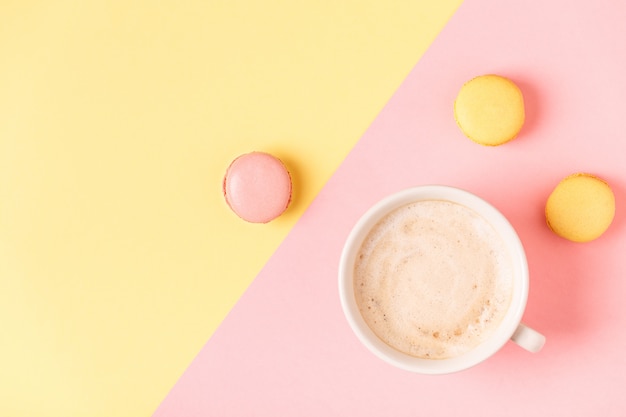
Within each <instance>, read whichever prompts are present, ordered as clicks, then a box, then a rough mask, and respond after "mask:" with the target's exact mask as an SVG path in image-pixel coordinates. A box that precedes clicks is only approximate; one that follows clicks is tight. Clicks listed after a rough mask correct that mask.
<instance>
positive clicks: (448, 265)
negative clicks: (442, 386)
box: [354, 200, 513, 359]
mask: <svg viewBox="0 0 626 417" xmlns="http://www.w3.org/2000/svg"><path fill="white" fill-rule="evenodd" d="M512 286H513V267H512V263H511V260H510V258H509V254H508V253H507V250H506V247H505V245H504V242H503V240H502V238H501V237H500V235H499V234H498V233H497V232H496V231H495V230H494V228H493V227H492V226H491V224H489V222H487V221H486V220H485V219H484V218H483V217H481V216H480V215H479V214H478V213H476V212H475V211H473V210H471V209H469V208H467V207H465V206H463V205H460V204H457V203H453V202H450V201H442V200H424V201H419V202H415V203H410V204H407V205H404V206H402V207H400V208H397V209H395V210H394V211H392V212H391V213H389V214H387V215H386V216H385V217H383V218H382V219H381V220H379V221H378V222H377V223H376V224H375V225H374V227H373V228H372V229H371V231H370V232H369V234H368V235H367V237H366V238H365V240H364V241H363V244H362V245H361V247H360V249H359V251H358V254H357V258H356V262H355V266H354V293H355V297H356V302H357V304H358V306H359V311H360V313H361V315H362V316H363V318H364V319H365V322H366V323H367V325H368V326H369V327H370V328H371V329H372V331H373V332H374V333H375V334H376V335H377V336H378V337H379V338H380V339H382V340H383V341H384V342H385V343H387V344H388V345H390V346H391V347H393V348H395V349H397V350H399V351H401V352H404V353H406V354H408V355H412V356H416V357H421V358H430V359H444V358H449V357H453V356H458V355H460V354H463V353H465V352H467V351H468V350H470V349H472V348H474V347H476V346H477V345H478V344H480V343H481V342H482V341H483V340H485V339H486V338H488V337H489V335H490V334H492V333H493V331H494V329H496V328H497V327H498V324H499V323H500V322H501V321H502V319H503V317H504V315H505V313H506V311H507V309H508V307H509V304H510V302H511V294H512Z"/></svg>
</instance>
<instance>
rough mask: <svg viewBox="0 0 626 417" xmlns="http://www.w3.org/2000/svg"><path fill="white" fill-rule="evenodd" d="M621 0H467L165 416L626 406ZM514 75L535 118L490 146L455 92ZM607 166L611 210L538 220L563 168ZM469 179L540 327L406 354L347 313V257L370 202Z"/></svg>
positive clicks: (548, 411) (208, 348) (617, 411)
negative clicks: (511, 236)
mask: <svg viewBox="0 0 626 417" xmlns="http://www.w3.org/2000/svg"><path fill="white" fill-rule="evenodd" d="M625 20H626V5H625V4H623V3H621V2H616V1H608V0H605V1H600V2H575V3H572V2H566V1H562V0H561V1H554V2H544V1H539V0H534V1H518V2H499V1H495V0H468V1H466V2H465V3H464V4H463V5H462V6H461V8H460V9H459V10H458V12H457V13H456V14H455V16H454V17H453V19H452V20H451V21H450V23H449V24H448V25H447V26H446V28H445V29H444V31H443V32H442V33H441V35H440V36H439V37H438V38H437V40H436V41H435V42H434V44H433V45H432V46H431V48H430V49H429V51H428V52H427V53H426V55H425V56H424V57H423V59H422V60H421V61H420V62H419V63H418V64H417V66H416V67H415V68H414V70H413V71H412V73H411V74H410V75H409V77H408V78H407V79H406V80H405V82H404V84H403V85H402V86H401V88H400V89H399V90H398V91H397V93H396V94H395V96H394V97H393V99H392V100H391V101H390V103H389V104H388V105H387V106H386V108H385V109H384V110H383V111H382V113H381V114H380V115H379V117H378V118H377V119H376V120H375V121H374V123H373V124H372V125H371V127H370V128H369V130H368V131H367V132H366V133H365V135H364V136H363V137H362V138H361V140H360V141H359V142H358V144H357V145H356V147H355V148H354V149H353V151H352V152H351V153H350V155H349V156H348V158H347V159H346V160H345V161H344V163H343V164H342V165H341V167H340V168H339V170H338V171H337V172H336V173H335V175H334V176H333V177H332V179H331V180H330V181H329V182H328V183H327V185H326V186H325V188H324V189H323V190H322V192H321V193H320V194H319V195H318V196H317V198H316V199H315V200H314V202H313V204H312V205H311V206H310V207H309V209H308V210H307V211H306V212H305V214H304V215H303V217H302V218H301V219H300V221H299V222H298V223H297V225H296V226H295V228H294V229H293V230H292V232H291V233H290V234H289V236H288V237H287V239H286V240H285V241H284V242H283V243H282V245H281V246H280V247H279V249H278V250H277V252H276V253H275V254H274V256H273V257H272V258H271V259H270V261H269V262H268V263H267V264H266V266H265V268H264V269H263V270H262V271H261V273H260V274H259V275H258V277H257V278H256V280H255V281H254V283H253V284H252V285H251V286H250V288H249V289H248V291H247V292H246V293H245V294H244V296H243V297H242V298H241V299H240V301H239V302H238V304H237V305H236V307H235V308H234V309H233V310H232V311H231V313H230V314H229V316H228V317H227V318H226V320H225V321H224V322H223V323H222V325H221V327H220V328H219V329H218V331H217V332H216V333H215V334H214V336H213V337H212V339H211V340H209V341H208V343H207V344H206V345H205V347H204V348H203V349H202V351H201V352H200V354H199V355H198V356H197V357H196V359H195V360H194V362H193V363H192V364H191V366H190V367H189V369H188V370H187V371H186V373H185V374H184V375H183V377H182V378H181V379H180V380H179V382H178V383H177V385H176V386H175V387H174V388H173V390H172V391H171V393H170V395H169V396H168V397H167V398H166V399H165V401H164V402H163V403H162V405H161V406H160V408H159V409H158V410H157V412H156V414H155V416H159V417H162V416H179V415H185V416H205V415H220V416H249V415H302V414H310V415H333V416H345V415H365V416H375V415H396V416H414V415H431V416H450V415H466V416H470V415H472V416H473V415H476V416H478V415H480V416H502V415H507V416H520V417H521V416H528V415H544V416H554V415H567V416H570V417H571V416H581V417H582V416H590V415H602V416H614V417H617V416H622V415H623V413H624V410H626V397H625V396H624V395H623V387H624V386H626V372H625V371H626V359H625V357H624V349H623V347H624V346H625V345H626V334H625V333H624V332H623V329H624V327H625V326H626V303H624V294H626V279H625V278H624V277H626V264H625V263H624V261H623V254H624V253H626V216H625V213H624V209H623V208H624V207H625V206H626V169H625V168H624V155H625V154H626V137H625V134H624V131H623V114H624V112H623V97H625V96H626V81H625V80H624V74H626V50H625V49H624V48H623V40H624V39H626V26H624V24H623V22H624V21H625ZM484 73H498V74H501V75H504V76H507V77H510V78H511V79H512V80H514V81H515V82H516V83H517V84H518V85H519V86H520V88H521V90H522V92H523V93H524V96H525V101H526V109H527V118H526V124H525V126H524V128H523V129H522V131H521V133H520V135H519V137H518V138H517V139H515V140H514V141H512V142H510V143H508V144H505V145H503V146H500V147H497V148H486V147H483V146H480V145H477V144H475V143H473V142H472V141H470V140H469V139H467V138H465V137H464V136H463V135H462V133H461V132H460V131H459V129H458V128H457V126H456V124H455V121H454V117H453V113H452V103H453V101H454V97H455V95H456V93H457V92H458V89H459V88H460V86H461V85H462V84H463V83H464V82H465V81H467V80H468V79H470V78H472V77H473V76H475V75H478V74H484ZM578 171H586V172H591V173H594V174H597V175H599V176H601V177H603V178H604V179H606V180H607V181H608V182H609V184H611V186H612V187H613V190H614V192H615V196H616V204H617V213H616V217H615V220H614V222H613V225H612V226H611V227H610V229H609V230H608V231H607V232H606V234H605V235H604V236H602V237H601V238H600V239H598V240H596V241H594V242H591V243H588V244H576V243H572V242H569V241H566V240H564V239H562V238H560V237H558V236H556V235H554V234H553V233H552V232H551V231H549V229H548V228H547V227H546V224H545V219H544V213H543V210H544V204H545V202H546V199H547V197H548V195H549V194H550V192H551V191H552V189H553V188H554V186H555V185H556V184H557V183H558V182H559V181H560V180H561V179H562V178H563V177H564V176H566V175H568V174H571V173H573V172H578ZM431 183H439V184H447V185H453V186H458V187H461V188H465V189H467V190H469V191H472V192H474V193H476V194H478V195H480V196H482V197H483V198H485V199H487V200H488V201H490V202H491V203H492V204H494V205H495V206H496V207H497V208H499V209H500V210H501V211H502V212H503V213H504V214H505V215H506V216H508V217H509V219H510V221H511V223H512V224H513V226H514V227H515V228H516V229H517V231H518V233H519V235H520V237H521V239H522V242H523V243H524V245H525V247H526V250H527V256H528V261H529V268H530V275H531V288H530V295H529V301H528V306H527V310H526V314H525V316H524V321H525V322H526V323H527V324H529V325H530V326H532V327H534V328H536V329H537V330H539V331H541V332H542V333H544V334H545V335H546V336H547V343H546V345H545V347H544V349H543V350H542V351H541V352H540V353H538V354H531V353H528V352H526V351H523V350H522V349H521V348H519V347H517V346H515V345H513V344H512V343H509V344H507V345H506V346H505V348H504V349H503V350H502V351H500V352H499V353H498V354H496V355H495V356H494V357H492V358H491V359H489V360H488V361H486V362H484V363H483V364H480V365H479V366H477V367H475V368H473V369H471V370H468V371H465V372H462V373H459V374H454V375H448V376H443V377H432V376H422V375H416V374H411V373H408V372H404V371H401V370H397V369H395V368H393V367H391V366H389V365H387V364H385V363H383V362H382V361H380V360H379V359H377V358H375V357H374V356H373V355H372V354H371V353H369V352H368V351H367V350H366V349H365V348H364V347H363V346H361V345H360V344H359V342H358V341H357V340H356V337H355V336H354V335H353V334H352V332H351V330H350V328H349V327H348V325H347V323H346V320H345V318H344V317H343V315H342V312H341V309H340V306H339V301H338V295H337V276H336V275H337V265H338V260H339V254H340V252H341V248H342V245H343V242H344V239H345V237H346V236H347V235H348V233H349V231H350V229H351V227H352V226H353V224H354V223H355V222H356V220H357V219H358V217H359V216H360V215H361V214H362V213H363V212H364V211H365V210H366V209H367V208H368V207H369V206H370V205H372V204H373V203H374V202H376V201H378V200H379V199H381V198H382V197H384V196H386V195H388V194H390V193H392V192H395V191H398V190H400V189H403V188H406V187H411V186H415V185H419V184H431Z"/></svg>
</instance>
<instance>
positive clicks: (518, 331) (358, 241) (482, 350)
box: [339, 185, 545, 374]
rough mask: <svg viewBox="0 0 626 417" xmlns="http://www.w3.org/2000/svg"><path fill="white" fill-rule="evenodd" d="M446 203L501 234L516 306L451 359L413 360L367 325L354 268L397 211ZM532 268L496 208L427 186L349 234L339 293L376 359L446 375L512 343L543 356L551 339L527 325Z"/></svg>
mask: <svg viewBox="0 0 626 417" xmlns="http://www.w3.org/2000/svg"><path fill="white" fill-rule="evenodd" d="M427 200H428V201H430V200H443V201H449V202H453V203H457V204H460V205H462V206H465V207H467V208H469V209H471V210H473V211H474V212H476V213H477V214H479V215H480V216H482V217H483V218H484V219H485V220H486V221H487V222H488V223H489V224H490V225H491V226H492V227H493V228H494V229H495V231H496V232H497V233H498V234H499V235H500V237H501V238H502V241H503V242H504V245H505V246H506V251H507V252H508V254H509V255H510V259H511V261H512V266H513V268H512V269H513V275H514V276H513V286H512V297H511V302H510V305H509V307H508V309H507V310H506V313H505V314H504V318H503V319H502V320H501V321H500V323H499V325H498V326H497V328H495V330H494V331H493V332H492V333H491V335H490V336H489V337H488V338H487V339H486V340H484V341H483V342H481V343H480V344H479V345H478V346H476V347H474V348H472V349H471V350H469V351H467V352H465V353H462V354H460V355H458V356H453V357H450V358H445V359H428V358H420V357H416V356H411V355H408V354H406V353H403V352H401V351H399V350H396V349H395V348H393V347H391V346H390V345H388V344H387V343H385V342H384V341H383V340H381V339H380V338H379V337H378V336H377V335H376V334H375V333H374V332H373V331H372V330H371V329H370V327H369V326H368V325H367V323H366V322H365V320H364V318H363V316H362V315H361V313H360V311H359V307H358V305H357V300H356V297H355V292H354V283H353V279H354V269H355V262H356V257H357V253H358V252H359V250H360V248H361V245H362V243H363V241H364V239H365V238H366V237H367V235H368V234H369V232H370V231H371V229H372V228H373V227H374V226H375V225H376V224H377V223H378V222H379V221H380V220H381V219H382V218H383V217H385V216H386V215H387V214H389V213H390V212H392V211H394V210H395V209H397V208H400V207H402V206H405V205H407V204H410V203H413V202H419V201H427ZM528 288H529V278H528V264H527V261H526V255H525V252H524V247H523V246H522V243H521V241H520V239H519V237H518V235H517V233H516V232H515V230H514V229H513V227H512V226H511V224H510V223H509V221H508V220H507V219H506V218H505V217H504V215H502V214H501V213H500V212H499V211H498V210H497V209H496V208H494V207H493V206H492V205H490V204H489V203H487V202H486V201H485V200H483V199H481V198H480V197H478V196H476V195H474V194H472V193H470V192H467V191H464V190H461V189H458V188H453V187H448V186H442V185H426V186H420V187H415V188H410V189H407V190H404V191H401V192H398V193H396V194H393V195H391V196H388V197H387V198H384V199H383V200H382V201H380V202H379V203H377V204H375V205H374V206H373V207H372V208H370V209H369V210H368V211H367V212H366V213H365V214H364V215H363V216H362V217H361V219H360V220H359V221H358V222H357V223H356V225H355V226H354V228H353V229H352V231H351V233H350V234H349V236H348V238H347V240H346V243H345V246H344V249H343V252H342V254H341V259H340V264H339V295H340V300H341V305H342V308H343V311H344V314H345V316H346V318H347V320H348V323H349V324H350V327H351V328H352V330H353V331H354V333H355V334H356V336H357V337H358V339H359V340H360V341H361V342H362V343H363V344H364V345H365V346H366V347H367V348H368V349H369V350H370V351H371V352H373V353H374V354H375V355H376V356H378V357H379V358H381V359H383V360H385V361H386V362H388V363H390V364H392V365H395V366H397V367H399V368H401V369H405V370H407V371H412V372H418V373H424V374H445V373H451V372H456V371H461V370H464V369H467V368H470V367H472V366H474V365H477V364H479V363H481V362H482V361H484V360H486V359H487V358H489V357H491V356H492V355H493V354H495V353H496V352H497V351H499V350H500V349H501V348H502V347H503V346H504V345H505V344H506V342H507V341H509V340H512V341H514V342H515V343H517V344H518V345H519V346H521V347H523V348H524V349H526V350H528V351H530V352H538V351H539V350H540V349H541V348H542V347H543V345H544V343H545V337H544V336H543V335H541V334H540V333H538V332H536V331H535V330H533V329H531V328H530V327H528V326H526V325H524V324H523V323H522V322H521V319H522V315H523V313H524V309H525V308H526V301H527V298H528Z"/></svg>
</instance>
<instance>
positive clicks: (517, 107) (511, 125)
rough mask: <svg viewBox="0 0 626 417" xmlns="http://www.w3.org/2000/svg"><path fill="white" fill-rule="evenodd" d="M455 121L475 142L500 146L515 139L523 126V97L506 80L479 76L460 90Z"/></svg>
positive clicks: (519, 91) (456, 101) (455, 107)
mask: <svg viewBox="0 0 626 417" xmlns="http://www.w3.org/2000/svg"><path fill="white" fill-rule="evenodd" d="M454 118H455V120H456V122H457V125H458V126H459V128H460V129H461V131H462V132H463V134H465V136H467V137H468V138H470V139H471V140H473V141H474V142H477V143H479V144H481V145H486V146H497V145H501V144H503V143H506V142H508V141H510V140H512V139H514V138H515V137H516V136H517V135H518V133H519V132H520V130H521V129H522V126H523V125H524V120H525V111H524V97H523V95H522V92H521V90H520V89H519V87H518V86H517V85H516V84H515V83H514V82H513V81H511V80H509V79H508V78H505V77H502V76H499V75H493V74H490V75H481V76H478V77H475V78H473V79H471V80H470V81H468V82H466V83H465V84H464V85H463V87H461V90H460V91H459V94H458V95H457V98H456V100H455V102H454Z"/></svg>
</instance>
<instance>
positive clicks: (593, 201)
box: [545, 173, 615, 242]
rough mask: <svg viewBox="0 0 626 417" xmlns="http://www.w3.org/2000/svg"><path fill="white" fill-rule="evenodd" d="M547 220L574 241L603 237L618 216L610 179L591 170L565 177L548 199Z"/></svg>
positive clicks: (550, 226)
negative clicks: (592, 172)
mask: <svg viewBox="0 0 626 417" xmlns="http://www.w3.org/2000/svg"><path fill="white" fill-rule="evenodd" d="M545 214H546V223H547V224H548V227H549V228H550V229H551V230H552V231H553V232H554V233H556V234H557V235H559V236H561V237H563V238H565V239H568V240H571V241H573V242H589V241H592V240H594V239H597V238H598V237H600V236H601V235H602V234H603V233H604V232H605V231H606V230H607V229H608V228H609V226H610V225H611V223H612V221H613V218H614V217H615V196H614V194H613V191H612V190H611V188H610V187H609V185H608V184H607V183H606V181H604V180H602V179H601V178H598V177H596V176H594V175H591V174H585V173H577V174H573V175H570V176H568V177H566V178H565V179H563V180H562V181H561V182H560V183H559V184H558V185H557V186H556V188H555V189H554V191H552V193H551V194H550V196H549V197H548V201H547V202H546V209H545Z"/></svg>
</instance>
